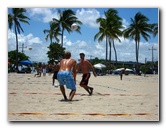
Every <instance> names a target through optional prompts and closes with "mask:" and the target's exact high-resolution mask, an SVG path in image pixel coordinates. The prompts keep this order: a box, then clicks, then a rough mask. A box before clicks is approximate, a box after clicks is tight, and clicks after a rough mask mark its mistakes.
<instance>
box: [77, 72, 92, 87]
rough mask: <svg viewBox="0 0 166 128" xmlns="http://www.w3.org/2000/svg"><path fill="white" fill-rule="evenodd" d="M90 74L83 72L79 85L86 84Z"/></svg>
mask: <svg viewBox="0 0 166 128" xmlns="http://www.w3.org/2000/svg"><path fill="white" fill-rule="evenodd" d="M90 75H91V74H90V73H87V74H83V76H82V80H81V82H80V85H88V83H89V78H90Z"/></svg>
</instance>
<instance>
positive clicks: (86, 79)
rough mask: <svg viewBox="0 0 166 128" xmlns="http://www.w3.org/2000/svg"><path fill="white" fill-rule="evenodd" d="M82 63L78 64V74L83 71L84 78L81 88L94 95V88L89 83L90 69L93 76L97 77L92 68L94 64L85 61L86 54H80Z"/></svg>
mask: <svg viewBox="0 0 166 128" xmlns="http://www.w3.org/2000/svg"><path fill="white" fill-rule="evenodd" d="M80 59H81V60H80V63H79V64H78V68H77V72H78V71H80V70H81V72H82V74H83V76H82V80H81V82H80V86H81V87H83V88H84V89H85V90H86V91H87V92H88V93H89V95H92V93H93V88H92V87H90V86H88V83H89V78H90V76H91V74H90V72H89V69H91V70H92V71H93V75H94V76H95V77H96V76H97V75H96V72H95V70H94V68H93V66H92V64H91V63H90V62H89V61H88V60H86V59H85V54H84V53H80Z"/></svg>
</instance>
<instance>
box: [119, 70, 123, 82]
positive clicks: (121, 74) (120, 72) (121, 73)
mask: <svg viewBox="0 0 166 128" xmlns="http://www.w3.org/2000/svg"><path fill="white" fill-rule="evenodd" d="M119 75H120V80H122V77H123V72H122V70H120V71H119Z"/></svg>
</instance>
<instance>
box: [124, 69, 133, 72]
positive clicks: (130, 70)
mask: <svg viewBox="0 0 166 128" xmlns="http://www.w3.org/2000/svg"><path fill="white" fill-rule="evenodd" d="M125 71H129V72H132V71H133V70H132V69H129V68H126V70H125Z"/></svg>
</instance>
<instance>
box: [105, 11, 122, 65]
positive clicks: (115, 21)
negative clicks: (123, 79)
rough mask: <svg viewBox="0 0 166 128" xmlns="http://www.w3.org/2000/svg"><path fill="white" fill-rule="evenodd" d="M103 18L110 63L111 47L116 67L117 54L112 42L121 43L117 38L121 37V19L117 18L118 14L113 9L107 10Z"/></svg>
mask: <svg viewBox="0 0 166 128" xmlns="http://www.w3.org/2000/svg"><path fill="white" fill-rule="evenodd" d="M105 16H106V19H107V29H108V33H109V46H110V63H111V46H113V49H114V52H115V60H116V65H117V52H116V48H115V43H114V40H118V41H119V42H121V40H120V39H119V37H120V36H122V29H123V28H124V27H123V26H122V18H120V17H119V16H118V12H117V11H116V10H115V9H109V10H108V11H107V12H106V13H105ZM111 43H112V45H111Z"/></svg>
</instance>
